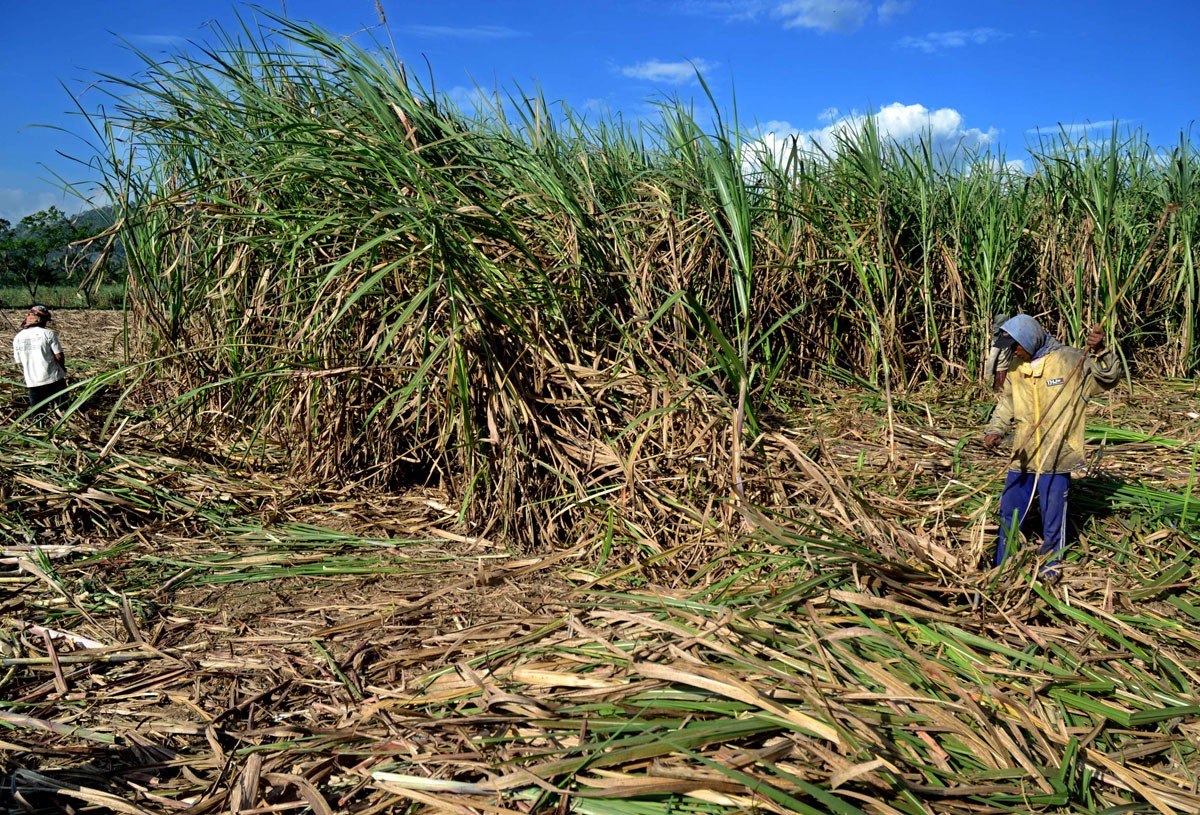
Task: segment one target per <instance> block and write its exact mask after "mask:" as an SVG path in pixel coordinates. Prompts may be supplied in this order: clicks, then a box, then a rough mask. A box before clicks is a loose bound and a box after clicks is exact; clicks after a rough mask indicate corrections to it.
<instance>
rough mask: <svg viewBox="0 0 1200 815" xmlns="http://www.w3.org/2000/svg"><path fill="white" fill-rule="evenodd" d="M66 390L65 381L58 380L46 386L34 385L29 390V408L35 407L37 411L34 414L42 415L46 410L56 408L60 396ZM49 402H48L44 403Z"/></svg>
mask: <svg viewBox="0 0 1200 815" xmlns="http://www.w3.org/2000/svg"><path fill="white" fill-rule="evenodd" d="M66 388H67V380H65V379H60V380H58V381H57V382H51V383H50V384H48V385H34V386H33V387H32V388H30V389H29V406H30V407H35V408H37V410H35V411H34V413H35V414H36V413H43V412H45V411H46V410H47V409H48V408H52V407H57V406H58V403H59V401H61V399H62V396H61V395H60V394H61V393H62V392H63V391H64V390H66ZM46 400H50V401H46Z"/></svg>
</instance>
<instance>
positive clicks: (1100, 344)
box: [1087, 324, 1104, 354]
mask: <svg viewBox="0 0 1200 815" xmlns="http://www.w3.org/2000/svg"><path fill="white" fill-rule="evenodd" d="M1087 347H1088V350H1089V351H1091V352H1092V353H1093V354H1098V353H1100V351H1101V350H1102V349H1103V348H1104V326H1102V325H1100V324H1096V325H1094V326H1092V330H1091V333H1089V334H1088V337H1087Z"/></svg>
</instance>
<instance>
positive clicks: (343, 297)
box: [0, 12, 1200, 815]
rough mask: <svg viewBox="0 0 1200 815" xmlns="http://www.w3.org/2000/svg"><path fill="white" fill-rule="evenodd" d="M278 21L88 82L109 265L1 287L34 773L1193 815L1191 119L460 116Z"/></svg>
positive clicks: (570, 805)
mask: <svg viewBox="0 0 1200 815" xmlns="http://www.w3.org/2000/svg"><path fill="white" fill-rule="evenodd" d="M263 19H265V20H267V22H266V23H264V24H263V26H264V27H263V28H253V27H247V28H246V29H243V30H238V31H236V32H231V33H223V32H221V31H220V29H216V30H215V31H214V33H213V37H214V40H213V42H212V43H210V45H209V46H208V47H207V48H204V49H194V50H191V51H188V52H186V53H183V54H180V55H178V56H176V57H175V58H173V59H171V60H163V61H155V60H154V59H153V58H151V57H150V56H146V57H144V59H145V63H146V64H145V65H144V66H143V72H142V73H141V74H139V75H138V76H137V77H136V78H130V79H124V78H120V77H111V76H110V77H105V78H104V80H103V83H102V86H103V87H104V88H105V89H106V93H109V94H110V95H111V103H110V104H109V105H108V106H107V107H106V108H105V111H106V112H105V114H104V116H105V118H98V119H97V120H96V121H95V123H94V125H95V128H96V132H97V133H100V134H109V137H108V138H107V139H106V140H102V141H103V142H104V143H105V144H107V145H108V146H109V148H110V149H109V151H108V152H107V153H103V154H102V155H101V159H100V161H101V164H102V169H103V173H104V178H105V185H106V189H107V194H108V199H109V200H110V201H112V202H113V203H114V205H115V208H116V212H115V218H114V220H113V225H112V226H111V227H110V228H108V229H105V230H104V231H102V232H101V233H99V234H97V235H95V236H92V238H91V241H90V245H91V246H92V248H93V251H94V252H96V253H97V257H106V255H105V253H110V254H111V253H113V252H115V251H116V247H118V246H119V247H120V252H121V254H120V257H121V259H122V260H121V262H122V263H123V266H122V270H123V271H122V274H123V275H124V278H125V279H124V306H123V307H122V308H117V309H113V310H100V309H88V308H77V309H76V308H46V309H42V311H41V312H40V322H39V321H38V320H39V313H35V312H36V311H37V309H38V308H41V306H38V307H36V308H35V309H33V310H29V312H28V313H27V309H26V308H20V309H5V310H3V311H2V312H0V324H3V325H4V326H5V331H6V332H7V333H8V335H9V336H10V337H12V338H14V354H16V355H17V357H14V358H18V357H20V354H19V353H18V345H19V341H20V338H21V337H22V336H26V337H32V336H33V334H30V333H28V332H35V331H42V332H45V333H46V335H47V336H50V335H51V332H52V333H53V335H54V336H55V337H56V340H57V342H58V343H60V344H61V351H62V355H61V356H60V357H59V358H58V359H59V363H60V365H61V366H62V376H61V377H60V378H59V379H57V380H55V382H56V384H61V387H62V388H65V390H60V391H57V392H56V393H55V394H54V395H53V396H52V397H49V398H48V400H47V401H39V399H40V397H36V396H35V395H34V394H35V391H34V388H35V386H37V382H36V381H35V380H30V379H28V378H27V379H25V380H23V379H22V377H21V370H22V369H21V368H19V367H17V366H15V365H10V368H9V373H8V376H7V377H5V379H4V384H3V387H4V392H3V397H2V401H0V404H2V406H3V412H4V415H3V418H2V421H0V434H2V437H3V441H2V443H0V810H3V811H8V812H13V813H17V812H33V813H106V812H118V813H129V814H130V815H134V814H136V815H167V814H168V813H187V815H205V814H206V813H232V814H233V815H250V814H251V813H274V812H296V813H315V814H316V815H335V814H336V815H343V814H344V815H374V814H375V813H418V812H420V813H424V812H453V813H479V814H480V815H483V813H489V814H494V815H500V814H502V813H581V814H582V815H660V814H661V815H665V814H666V813H683V814H685V815H724V814H725V813H741V812H764V813H780V815H787V814H788V813H812V814H813V815H816V814H817V813H836V814H837V815H918V813H937V814H938V815H943V814H944V815H981V814H983V813H1107V814H1108V815H1117V813H1164V815H1174V814H1182V813H1196V812H1200V589H1198V588H1197V586H1196V578H1197V574H1198V570H1200V562H1198V559H1197V555H1198V552H1200V506H1198V505H1197V504H1198V503H1200V489H1198V485H1197V483H1196V481H1197V463H1198V460H1200V379H1198V373H1200V314H1198V313H1197V309H1198V307H1200V292H1198V288H1200V151H1198V150H1197V147H1196V142H1195V141H1189V140H1188V139H1186V138H1181V139H1180V140H1179V141H1178V143H1177V144H1176V145H1175V146H1174V148H1168V149H1167V150H1166V151H1165V152H1155V151H1153V150H1151V148H1150V146H1149V145H1148V144H1146V143H1145V142H1144V141H1142V140H1140V139H1139V138H1138V137H1137V135H1136V134H1134V135H1130V136H1127V137H1121V138H1117V137H1116V136H1117V134H1116V133H1115V132H1114V134H1113V136H1114V138H1112V139H1106V140H1101V141H1093V142H1087V141H1075V140H1073V139H1072V138H1071V137H1070V136H1069V135H1068V134H1066V133H1061V134H1058V135H1053V136H1050V137H1048V138H1046V139H1045V140H1044V141H1043V142H1042V152H1041V153H1040V154H1038V155H1036V156H1035V163H1034V165H1033V166H1032V167H1030V168H1028V169H1027V170H1025V171H1024V172H1018V171H1016V170H1013V169H1010V168H1009V167H1007V166H1006V165H1005V164H1004V163H1003V162H998V161H996V160H995V157H994V156H991V155H987V154H980V155H971V154H959V155H956V156H954V157H952V160H943V159H940V158H939V157H938V156H937V155H936V154H934V153H933V152H931V151H928V150H923V149H921V146H920V145H916V146H913V145H903V144H898V143H895V142H891V141H888V140H886V139H883V138H882V137H881V136H880V134H879V133H878V131H877V130H876V129H875V128H874V127H873V126H872V123H871V121H870V120H869V119H868V120H867V121H866V122H865V123H864V124H863V127H862V128H861V129H860V130H858V131H856V132H853V133H848V134H846V135H845V136H844V137H843V138H841V139H840V140H839V143H838V146H837V148H836V150H833V151H827V152H811V151H807V150H806V149H805V148H804V146H803V145H802V144H800V143H798V142H796V143H793V144H792V145H791V146H790V148H789V149H785V150H783V151H779V150H765V149H758V147H759V146H758V145H756V143H755V142H754V141H753V140H752V139H749V138H747V137H746V136H745V135H744V132H745V131H744V130H743V129H742V128H743V125H742V124H741V123H738V122H733V121H728V120H725V119H722V118H721V117H720V116H715V115H713V114H712V113H711V112H710V111H706V110H702V109H700V108H699V107H697V108H692V107H690V106H688V105H684V104H682V103H679V104H672V103H670V102H665V103H663V104H662V105H661V106H660V109H659V110H658V111H657V113H656V114H655V115H656V119H655V121H656V124H655V125H653V126H649V127H648V126H646V125H641V126H638V127H634V126H631V125H629V124H627V123H624V122H622V121H618V120H615V119H604V118H596V117H594V116H584V115H582V114H576V113H573V112H571V111H569V110H563V109H560V108H559V107H558V106H557V105H556V104H555V103H553V102H550V101H548V100H546V99H544V98H543V97H541V96H540V95H538V94H536V93H534V94H529V95H525V96H523V97H520V98H518V97H516V96H514V97H510V98H507V99H501V98H497V99H496V100H495V106H494V107H493V108H491V109H490V110H489V109H480V110H476V111H474V112H464V111H462V110H459V109H457V108H455V107H454V106H453V105H451V104H449V103H448V102H447V101H446V100H445V99H444V98H442V97H439V96H438V95H437V94H436V93H435V92H434V91H433V83H432V80H431V79H428V78H425V79H423V78H421V76H422V75H420V72H419V71H417V70H416V68H415V66H411V65H408V64H405V63H403V62H401V61H400V60H399V59H396V58H393V57H389V56H388V54H387V52H386V51H382V52H380V51H374V50H365V49H362V48H360V47H359V46H358V45H356V44H355V43H354V41H353V40H351V39H347V38H340V37H337V36H334V35H332V34H329V33H328V32H326V31H324V30H322V29H320V28H318V27H315V26H312V25H309V24H306V23H298V22H295V21H292V20H290V19H287V18H286V17H284V16H276V15H270V14H268V13H265V12H264V14H263ZM93 115H94V114H93ZM80 285H81V286H82V287H84V288H86V287H87V286H88V285H89V284H88V281H86V280H83V281H81V283H80ZM51 313H52V314H51ZM22 347H24V346H22ZM1060 358H1061V361H1057V362H1056V360H1060ZM18 361H20V360H19V359H18ZM49 364H50V365H51V366H52V367H53V365H54V363H53V361H51V362H50V363H49ZM1052 364H1057V365H1061V366H1064V367H1063V368H1062V371H1063V372H1061V373H1053V372H1052V369H1051V368H1050V366H1051V365H1052ZM1043 372H1045V373H1044V375H1043ZM1031 389H1041V390H1036V393H1043V392H1045V393H1052V394H1053V395H1052V396H1051V401H1050V403H1048V404H1047V403H1044V402H1037V404H1036V405H1034V406H1033V407H1030V406H1029V404H1028V402H1027V399H1026V397H1025V396H1024V395H1023V394H1026V393H1034V392H1035V391H1034V390H1031ZM37 393H41V391H38V392H37ZM1060 394H1065V396H1064V397H1063V398H1062V400H1061V401H1059V395H1060ZM1030 411H1033V413H1030ZM1029 416H1033V417H1035V418H1032V419H1030V418H1029ZM1072 423H1073V424H1072ZM1060 425H1061V427H1060ZM1068 425H1070V427H1068ZM1060 430H1061V432H1060ZM1056 434H1057V435H1056ZM1072 434H1075V435H1074V436H1072ZM1050 437H1053V438H1054V439H1056V440H1057V441H1055V444H1063V445H1069V444H1072V443H1074V444H1075V445H1076V448H1078V449H1074V450H1073V453H1072V455H1073V457H1072V458H1070V459H1066V458H1058V459H1055V460H1054V461H1052V462H1050V463H1045V459H1043V458H1038V457H1037V456H1041V455H1043V453H1042V452H1037V453H1036V454H1035V453H1034V452H1031V451H1032V450H1033V449H1034V448H1033V445H1034V444H1035V443H1036V444H1038V445H1043V448H1042V450H1043V451H1044V445H1045V444H1049V442H1047V441H1046V439H1048V438H1050ZM1072 439H1077V441H1075V442H1072ZM1057 453H1058V449H1057V448H1056V449H1055V451H1054V454H1055V455H1057ZM1026 475H1028V476H1029V479H1030V480H1029V482H1028V483H1025V482H1023V481H1022V482H1021V484H1023V486H1020V485H1017V482H1018V481H1020V479H1021V478H1023V477H1024V476H1026ZM1051 482H1053V484H1055V485H1057V486H1056V487H1055V489H1059V490H1061V492H1059V493H1054V494H1053V495H1052V494H1051V491H1050V490H1049V489H1047V488H1046V487H1047V485H1048V484H1050V483H1051ZM1019 489H1024V490H1026V492H1025V493H1021V494H1020V496H1019V497H1018V498H1019V500H1018V498H1014V497H1013V496H1014V495H1017V493H1016V492H1011V490H1019ZM1039 490H1040V492H1039ZM1068 490H1069V492H1068ZM1068 495H1069V498H1068ZM1002 496H1003V498H1002ZM1039 496H1040V497H1039ZM1018 503H1019V506H1018ZM1010 510H1015V511H1016V514H1015V515H1014V514H1013V512H1012V511H1010ZM1026 510H1028V512H1026Z"/></svg>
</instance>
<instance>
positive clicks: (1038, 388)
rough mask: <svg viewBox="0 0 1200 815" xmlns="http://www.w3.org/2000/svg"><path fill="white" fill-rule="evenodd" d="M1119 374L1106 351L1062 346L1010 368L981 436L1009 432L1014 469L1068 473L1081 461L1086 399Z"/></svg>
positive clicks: (1117, 363) (1108, 385)
mask: <svg viewBox="0 0 1200 815" xmlns="http://www.w3.org/2000/svg"><path fill="white" fill-rule="evenodd" d="M1013 363H1016V360H1015V359H1014V360H1013ZM1121 375H1122V369H1121V360H1120V358H1119V357H1118V356H1117V355H1116V354H1114V353H1113V352H1112V351H1105V352H1104V353H1103V354H1100V355H1099V356H1089V355H1086V354H1085V353H1084V352H1083V351H1080V350H1079V349H1078V348H1071V347H1069V346H1065V345H1064V346H1060V347H1059V348H1056V349H1055V350H1053V351H1050V352H1049V353H1047V354H1046V355H1045V356H1043V357H1041V358H1039V359H1035V360H1034V361H1033V362H1022V363H1021V364H1019V365H1016V364H1010V366H1009V372H1008V378H1007V379H1006V380H1004V390H1003V391H1002V392H1001V394H1000V401H999V403H998V404H997V405H996V410H995V412H994V413H993V414H992V418H991V420H990V421H989V422H988V425H987V429H986V430H985V431H984V433H985V434H991V433H997V434H1000V435H1003V434H1004V433H1006V432H1007V431H1008V430H1009V428H1010V427H1011V428H1012V429H1013V431H1014V432H1013V460H1012V469H1014V470H1018V471H1020V472H1037V473H1065V472H1068V471H1070V470H1072V469H1074V468H1075V467H1077V466H1079V465H1080V464H1082V463H1083V461H1084V453H1083V425H1084V411H1085V409H1086V408H1087V400H1088V399H1090V398H1091V397H1093V396H1095V395H1096V394H1098V393H1100V392H1101V391H1106V390H1109V389H1110V388H1112V387H1113V386H1115V385H1116V384H1117V382H1119V381H1120V380H1121Z"/></svg>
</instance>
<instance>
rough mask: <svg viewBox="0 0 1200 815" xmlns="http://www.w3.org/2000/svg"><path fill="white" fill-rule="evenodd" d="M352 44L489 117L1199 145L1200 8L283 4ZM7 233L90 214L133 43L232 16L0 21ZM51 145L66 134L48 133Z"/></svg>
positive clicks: (673, 1) (1162, 1)
mask: <svg viewBox="0 0 1200 815" xmlns="http://www.w3.org/2000/svg"><path fill="white" fill-rule="evenodd" d="M258 5H259V6H261V7H262V8H265V9H268V10H271V11H274V12H282V13H286V14H287V15H288V16H290V17H292V18H295V19H303V20H310V21H312V22H315V23H317V24H319V25H321V26H323V27H325V28H327V29H329V30H331V31H333V32H335V33H338V34H343V35H351V34H355V33H356V32H361V31H363V30H364V29H370V30H371V32H372V33H373V35H374V36H375V37H376V38H377V39H379V40H380V41H383V42H387V41H388V39H389V37H390V39H391V41H392V42H394V43H395V47H396V50H397V51H398V52H399V54H400V56H401V58H402V59H403V60H404V61H405V62H406V63H408V64H409V65H410V66H411V68H412V69H413V71H415V72H416V73H417V74H419V75H421V76H426V70H427V69H426V62H428V64H429V66H430V67H431V68H432V75H433V78H434V80H435V81H436V83H437V86H438V87H439V88H440V89H441V90H442V91H444V92H446V93H448V94H450V95H451V96H453V97H455V98H456V99H457V100H459V101H460V103H464V104H465V103H468V102H469V100H470V98H471V94H472V88H473V87H474V86H476V85H479V86H483V87H485V88H493V87H499V88H501V89H504V90H514V89H518V88H520V89H524V90H532V89H535V88H540V89H541V91H542V92H543V93H544V94H545V96H546V97H547V98H548V99H550V100H553V101H563V102H565V103H567V104H568V105H570V106H571V107H572V108H574V109H576V110H579V111H606V112H608V113H620V114H621V115H622V117H623V118H624V119H625V120H626V121H634V120H636V119H638V118H641V117H651V116H652V115H653V113H652V111H653V105H652V102H653V100H654V99H656V98H662V96H664V95H671V96H682V97H685V98H686V97H689V96H695V97H696V98H697V100H698V109H702V105H704V104H707V103H704V102H703V101H702V91H701V89H700V88H699V86H698V85H697V84H696V82H695V73H694V69H693V67H692V66H695V67H697V68H699V69H700V70H701V72H702V73H703V75H704V77H705V79H706V80H707V82H708V83H709V84H710V86H712V88H713V90H714V91H715V93H716V95H717V96H718V98H719V101H720V103H721V104H722V105H729V104H730V102H731V100H732V99H733V98H734V96H735V95H736V101H737V108H738V118H739V121H740V122H741V123H742V124H743V125H744V126H745V127H747V128H748V129H749V128H757V129H758V130H759V131H761V132H762V133H764V134H766V135H765V137H766V138H767V139H770V138H772V134H773V135H774V137H778V136H781V135H790V134H805V135H809V136H812V137H813V138H816V139H818V140H819V139H822V138H826V137H827V136H828V133H829V132H830V131H831V130H832V129H833V128H835V127H837V126H838V125H839V123H841V122H844V121H846V120H847V119H850V120H853V118H854V117H855V116H858V115H861V114H863V113H865V112H875V113H877V114H878V116H879V120H880V124H881V127H882V130H883V131H884V132H885V133H888V134H891V135H892V136H894V137H897V138H899V137H903V136H905V135H908V134H911V133H913V132H916V131H918V130H920V129H922V128H930V129H931V130H932V132H933V133H934V135H935V136H936V137H937V138H939V139H941V140H943V141H945V142H947V143H950V142H954V141H958V140H962V141H964V142H966V143H967V144H970V145H973V146H985V147H988V148H989V149H995V150H998V151H1003V153H1004V155H1005V157H1006V158H1007V159H1008V160H1021V159H1022V158H1023V157H1024V156H1025V150H1026V146H1027V145H1028V144H1029V143H1030V141H1031V140H1033V139H1035V138H1036V134H1037V132H1038V131H1039V130H1040V131H1042V132H1046V133H1055V132H1057V131H1058V130H1059V128H1060V126H1065V127H1068V128H1071V130H1072V132H1074V133H1083V132H1088V133H1090V134H1091V136H1093V137H1095V138H1097V139H1101V138H1106V137H1108V136H1109V135H1110V134H1111V130H1112V123H1113V122H1114V121H1118V122H1120V124H1121V125H1122V127H1123V129H1132V128H1136V129H1140V130H1141V131H1143V132H1144V133H1145V134H1147V136H1148V138H1149V140H1150V142H1151V143H1152V144H1154V145H1159V146H1167V147H1169V146H1171V145H1174V144H1177V143H1178V141H1179V138H1180V135H1181V134H1186V135H1188V136H1189V137H1190V138H1192V139H1193V140H1195V139H1196V138H1198V137H1200V132H1194V131H1200V128H1194V127H1193V125H1194V124H1197V122H1196V120H1197V118H1198V117H1200V90H1198V87H1200V79H1198V78H1197V76H1196V74H1197V71H1196V68H1197V67H1198V66H1200V58H1198V56H1197V53H1198V49H1197V45H1196V38H1197V36H1200V35H1198V32H1200V2H1197V1H1196V0H1143V1H1142V2H1140V3H1131V2H1128V0H1122V1H1120V2H1119V1H1118V0H1092V2H1083V0H1001V1H1000V2H976V0H519V1H518V0H486V2H483V1H480V2H476V0H444V1H443V2H420V3H413V2H406V3H401V2H398V1H397V0H380V5H381V6H382V9H383V11H384V14H385V16H386V19H387V27H386V28H384V27H382V26H381V25H380V17H379V14H378V12H377V10H376V3H375V0H285V1H283V2H281V0H264V2H262V3H259V4H258ZM0 10H2V12H3V14H2V16H0V20H2V21H3V26H2V31H0V87H3V104H0V218H5V219H7V220H9V221H10V222H12V223H14V224H15V223H16V222H17V221H18V220H19V219H20V218H21V217H22V216H24V215H26V214H29V213H31V212H34V211H37V210H40V209H44V208H46V207H48V206H50V205H55V206H58V207H59V208H61V209H64V210H66V211H68V212H76V211H78V210H79V209H81V208H82V207H83V206H84V205H83V204H82V203H81V202H80V201H79V200H78V199H77V198H74V197H71V196H65V195H64V194H63V193H62V192H61V191H60V190H59V189H58V182H56V181H55V180H54V176H55V175H56V174H57V175H60V176H62V177H64V178H66V179H67V180H69V181H75V182H81V181H82V182H86V180H87V179H88V176H89V171H88V170H87V169H86V168H85V167H83V166H81V165H79V164H78V163H76V162H73V161H70V160H68V159H66V158H63V157H62V156H61V155H60V154H64V153H65V154H66V155H67V156H72V157H75V158H84V159H86V157H87V156H88V154H89V148H88V147H87V145H86V144H85V143H84V142H82V141H80V139H79V138H78V137H77V136H75V135H72V134H73V133H83V132H86V127H85V125H84V122H83V120H82V118H81V116H80V115H79V114H78V112H77V109H76V102H75V101H73V98H72V97H75V98H76V99H78V103H79V106H80V107H82V108H83V109H85V110H87V111H89V112H91V111H95V110H96V109H98V107H99V106H100V105H101V104H102V103H104V102H106V101H107V100H106V99H105V98H104V97H103V95H102V94H101V93H99V92H97V90H96V89H95V88H94V87H89V86H90V85H91V84H92V83H93V82H94V81H95V79H96V76H97V74H100V73H108V74H116V75H121V76H129V75H132V74H134V73H135V72H136V71H137V69H138V66H139V62H138V60H137V59H136V58H135V57H134V56H133V55H132V54H131V53H130V52H129V50H128V48H127V47H126V46H125V45H124V44H123V43H122V40H126V41H128V42H129V43H131V44H133V45H134V46H136V47H138V48H140V49H142V50H144V51H147V52H149V53H151V54H159V53H162V54H164V55H165V54H166V53H168V52H170V51H172V50H176V49H181V48H188V47H189V46H188V43H189V42H201V43H202V42H204V41H205V40H206V38H208V37H209V36H210V29H209V27H208V26H209V24H211V23H212V22H216V23H218V24H220V25H222V26H224V27H226V28H233V27H235V26H236V25H237V22H236V18H235V10H236V11H240V13H241V14H242V16H243V17H245V18H247V19H252V18H253V15H254V8H253V6H249V5H244V4H233V3H230V2H228V1H227V0H189V2H176V0H110V1H109V2H103V1H102V0H85V1H83V2H77V0H0ZM43 125H44V126H49V129H48V128H47V127H42V126H43Z"/></svg>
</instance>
